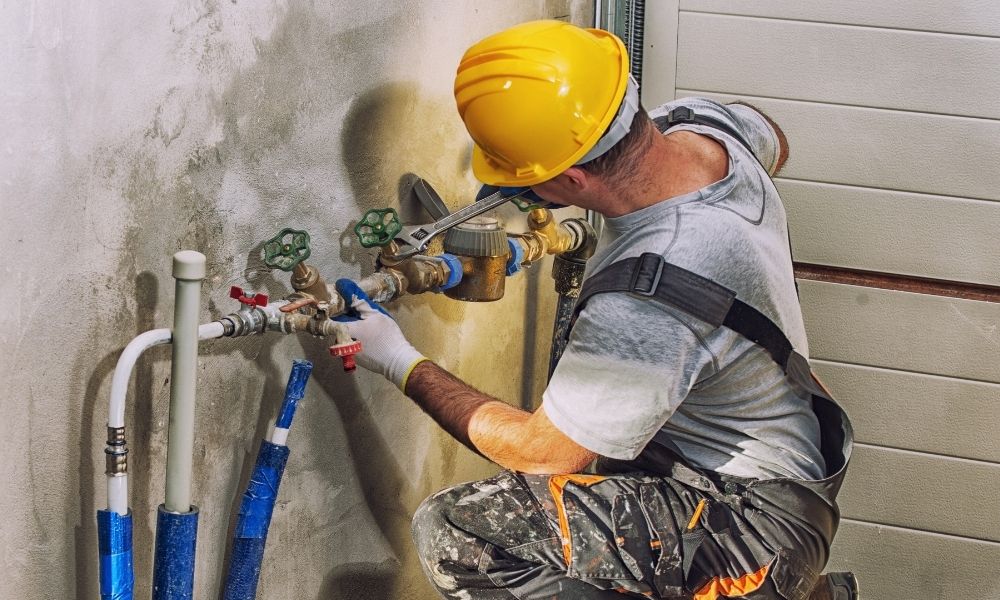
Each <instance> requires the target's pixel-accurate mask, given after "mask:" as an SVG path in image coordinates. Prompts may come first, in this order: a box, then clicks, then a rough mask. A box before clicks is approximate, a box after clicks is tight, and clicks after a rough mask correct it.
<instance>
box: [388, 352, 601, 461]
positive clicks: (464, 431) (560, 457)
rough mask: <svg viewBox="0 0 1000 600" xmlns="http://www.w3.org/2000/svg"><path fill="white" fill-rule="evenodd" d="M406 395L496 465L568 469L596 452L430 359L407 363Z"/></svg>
mask: <svg viewBox="0 0 1000 600" xmlns="http://www.w3.org/2000/svg"><path fill="white" fill-rule="evenodd" d="M406 395H407V396H409V397H410V398H412V399H413V401H414V402H416V403H417V404H418V405H419V406H420V407H421V408H422V409H423V410H424V412H426V413H427V414H428V415H430V416H431V418H433V419H434V420H435V421H437V423H438V424H439V425H440V426H441V427H442V428H443V429H444V430H445V431H447V432H448V433H450V434H451V435H452V436H453V437H454V438H455V439H457V440H458V441H460V442H462V443H463V444H465V445H466V446H467V447H468V448H469V449H471V450H473V451H474V452H477V453H479V454H481V455H483V456H485V457H486V458H488V459H490V460H492V461H493V462H495V463H497V464H498V465H500V466H502V467H506V468H508V469H512V470H515V471H521V472H525V473H574V472H577V471H579V470H580V469H582V468H583V467H584V466H586V465H587V464H589V463H590V462H591V461H592V460H593V459H594V458H595V456H596V455H594V454H593V453H592V452H590V451H589V450H586V449H585V448H582V447H580V446H578V445H577V444H576V443H575V442H573V441H572V440H570V439H569V438H567V437H566V436H565V435H564V434H562V432H560V431H559V430H558V429H556V428H555V427H554V426H553V425H552V423H551V422H550V421H549V420H548V417H546V415H545V413H544V412H543V411H541V410H539V411H537V412H536V413H534V414H532V413H528V412H525V411H523V410H520V409H517V408H514V407H513V406H510V405H509V404H506V403H504V402H501V401H499V400H497V399H495V398H493V397H491V396H489V395H487V394H484V393H482V392H480V391H478V390H476V389H475V388H473V387H472V386H470V385H468V384H466V383H465V382H463V381H461V380H460V379H458V378H456V377H455V376H453V375H451V374H450V373H448V372H447V371H445V370H444V369H442V368H441V367H439V366H437V365H435V364H434V363H432V362H430V361H425V362H423V363H420V364H419V365H417V366H416V368H414V369H413V372H412V373H411V374H410V377H409V379H408V380H407V383H406Z"/></svg>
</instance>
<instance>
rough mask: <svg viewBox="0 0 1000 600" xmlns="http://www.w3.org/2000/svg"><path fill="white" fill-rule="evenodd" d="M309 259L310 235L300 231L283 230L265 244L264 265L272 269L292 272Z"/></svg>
mask: <svg viewBox="0 0 1000 600" xmlns="http://www.w3.org/2000/svg"><path fill="white" fill-rule="evenodd" d="M307 258H309V234H308V233H306V232H305V231H301V230H299V229H288V228H285V229H282V230H281V232H280V233H278V235H276V236H274V237H273V238H271V239H269V240H267V241H266V242H264V264H265V265H267V266H269V267H271V268H272V269H281V270H282V271H291V270H292V269H294V268H295V265H297V264H299V263H300V262H302V261H304V260H305V259H307Z"/></svg>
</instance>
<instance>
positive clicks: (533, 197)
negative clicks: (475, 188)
mask: <svg viewBox="0 0 1000 600" xmlns="http://www.w3.org/2000/svg"><path fill="white" fill-rule="evenodd" d="M497 192H503V195H504V196H513V195H515V194H519V193H521V192H524V193H523V194H521V199H522V200H524V201H525V202H527V203H529V204H534V205H535V206H538V207H539V208H563V205H562V204H556V203H555V202H549V201H548V200H545V199H544V198H542V197H541V196H539V195H538V194H536V193H535V192H534V190H532V189H531V188H526V187H497V186H495V185H483V187H481V188H479V193H478V194H476V202H479V201H480V200H482V199H483V198H485V197H487V196H491V195H493V194H495V193H497Z"/></svg>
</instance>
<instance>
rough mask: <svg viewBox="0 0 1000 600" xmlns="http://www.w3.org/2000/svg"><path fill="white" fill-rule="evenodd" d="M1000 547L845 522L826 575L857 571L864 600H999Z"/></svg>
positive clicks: (836, 541) (999, 545)
mask: <svg viewBox="0 0 1000 600" xmlns="http://www.w3.org/2000/svg"><path fill="white" fill-rule="evenodd" d="M997 565H1000V544H997V543H993V542H980V541H975V540H967V539H963V538H958V537H951V536H944V535H937V534H933V533H926V532H921V531H912V530H907V529H900V528H896V527H884V526H879V525H873V524H870V523H860V522H855V521H845V522H843V523H841V526H840V531H839V532H838V533H837V537H836V539H835V540H834V544H833V552H832V554H831V556H830V563H829V564H828V565H827V571H853V572H854V573H855V574H856V575H857V576H858V580H859V581H860V582H861V589H862V597H863V598H877V599H878V600H944V599H952V598H981V599H983V600H985V599H987V598H1000V579H997V578H996V577H995V575H994V574H995V572H996V567H997Z"/></svg>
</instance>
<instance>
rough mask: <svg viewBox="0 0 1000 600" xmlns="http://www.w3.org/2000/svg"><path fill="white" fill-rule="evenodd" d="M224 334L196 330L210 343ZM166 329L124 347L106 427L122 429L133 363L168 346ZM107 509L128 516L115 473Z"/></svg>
mask: <svg viewBox="0 0 1000 600" xmlns="http://www.w3.org/2000/svg"><path fill="white" fill-rule="evenodd" d="M223 335H225V327H224V326H223V325H222V323H221V322H219V321H213V322H211V323H205V324H204V325H200V326H199V327H198V339H199V340H212V339H216V338H220V337H222V336H223ZM170 338H171V336H170V330H169V329H151V330H149V331H147V332H145V333H141V334H139V335H137V336H136V337H135V338H134V339H133V340H132V341H131V342H129V343H128V345H127V346H125V349H124V350H123V351H122V354H121V356H119V357H118V363H117V364H116V365H115V372H114V375H112V377H111V397H110V399H109V401H108V427H114V428H119V427H125V400H126V398H127V396H128V383H129V380H130V379H131V378H132V371H133V369H134V368H135V363H136V361H138V360H139V357H140V356H141V355H142V353H143V352H145V351H146V350H148V349H149V348H152V347H153V346H162V345H163V344H169V343H170ZM107 484H108V485H107V487H108V510H113V511H115V512H116V513H118V514H120V515H122V516H124V515H126V514H128V475H127V474H126V473H119V474H116V475H108V481H107Z"/></svg>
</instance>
